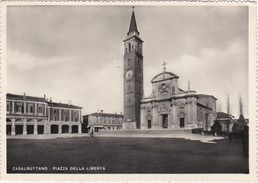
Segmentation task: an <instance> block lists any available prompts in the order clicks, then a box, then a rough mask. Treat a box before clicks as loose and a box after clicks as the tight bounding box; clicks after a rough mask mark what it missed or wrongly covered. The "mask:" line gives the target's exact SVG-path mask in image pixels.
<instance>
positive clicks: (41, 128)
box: [38, 125, 44, 134]
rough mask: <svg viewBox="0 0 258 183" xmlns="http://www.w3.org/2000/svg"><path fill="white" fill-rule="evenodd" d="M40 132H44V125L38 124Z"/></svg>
mask: <svg viewBox="0 0 258 183" xmlns="http://www.w3.org/2000/svg"><path fill="white" fill-rule="evenodd" d="M38 134H44V125H38Z"/></svg>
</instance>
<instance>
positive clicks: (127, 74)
mask: <svg viewBox="0 0 258 183" xmlns="http://www.w3.org/2000/svg"><path fill="white" fill-rule="evenodd" d="M132 77H133V71H132V70H129V71H127V73H126V75H125V78H126V79H127V80H130V79H132Z"/></svg>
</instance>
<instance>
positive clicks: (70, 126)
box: [68, 125, 72, 133]
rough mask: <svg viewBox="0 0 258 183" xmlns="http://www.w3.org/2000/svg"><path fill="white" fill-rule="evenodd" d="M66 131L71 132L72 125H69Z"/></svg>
mask: <svg viewBox="0 0 258 183" xmlns="http://www.w3.org/2000/svg"><path fill="white" fill-rule="evenodd" d="M68 133H72V125H69V131H68Z"/></svg>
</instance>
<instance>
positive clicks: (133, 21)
mask: <svg viewBox="0 0 258 183" xmlns="http://www.w3.org/2000/svg"><path fill="white" fill-rule="evenodd" d="M131 32H136V33H138V34H140V33H139V31H138V29H137V24H136V19H135V14H134V10H133V12H132V16H131V22H130V27H129V32H128V33H127V35H129V33H131Z"/></svg>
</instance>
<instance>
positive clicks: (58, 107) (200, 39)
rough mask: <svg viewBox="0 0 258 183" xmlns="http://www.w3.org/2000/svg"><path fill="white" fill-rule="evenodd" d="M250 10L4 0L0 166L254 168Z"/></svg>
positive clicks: (14, 170)
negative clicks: (1, 152) (1, 153)
mask: <svg viewBox="0 0 258 183" xmlns="http://www.w3.org/2000/svg"><path fill="white" fill-rule="evenodd" d="M251 11H253V9H252V8H250V4H248V3H247V4H243V3H239V4H235V5H230V4H223V5H218V4H215V3H213V4H199V5H198V6H197V5H193V4H187V3H186V4H184V5H182V4H181V5H177V4H168V5H164V4H158V3H156V4H155V3H154V4H146V3H142V4H141V3H139V2H138V3H135V4H133V3H132V2H131V3H127V4H125V3H120V4H119V5H116V4H114V3H113V4H108V3H106V4H105V3H104V4H101V5H97V4H85V5H65V4H62V5H61V4H60V5H58V4H51V3H49V4H47V5H46V4H44V5H29V4H27V5H15V4H11V5H7V6H6V10H5V13H6V63H5V65H6V73H5V76H6V77H5V78H6V87H5V88H6V89H5V91H6V92H5V94H4V95H5V101H2V102H4V105H5V108H4V109H5V113H6V116H5V118H6V122H5V123H2V125H3V126H4V127H3V128H2V129H5V130H4V132H3V133H4V135H5V141H6V147H5V148H6V156H5V157H6V166H5V167H4V169H5V173H6V174H7V175H9V176H11V175H20V174H23V175H24V174H28V175H36V174H66V175H67V174H80V175H93V174H115V175H119V174H129V175H135V174H141V175H145V174H171V175H177V174H180V175H181V176H184V175H185V174H198V175H210V174H212V175H215V174H216V175H220V174H221V175H223V174H228V175H232V177H231V178H232V179H233V178H234V175H239V176H241V175H243V176H248V175H253V172H252V170H253V164H252V162H253V161H251V159H250V157H252V158H254V156H253V154H254V153H253V152H254V151H255V146H250V144H251V141H250V140H253V141H252V143H255V139H254V138H251V136H250V134H251V133H253V134H254V132H255V121H254V119H255V114H254V113H253V111H254V110H253V109H254V108H253V106H254V105H251V100H250V98H251V96H250V95H252V94H253V92H252V91H250V88H252V87H250V86H251V85H255V82H253V80H252V79H255V78H251V77H252V76H253V75H252V76H251V77H250V75H251V74H250V72H253V71H252V69H250V68H251V65H250V64H251V62H250V61H251V60H252V59H253V58H252V56H253V55H252V54H250V53H251V51H252V49H251V48H252V46H253V45H251V42H250V37H251V35H250V33H253V32H252V30H253V29H250V27H251V26H250V22H251V21H250V17H252V16H251V15H250V14H251ZM253 23H255V22H253ZM250 45H251V46H250ZM254 45H255V44H254ZM3 121H4V120H3ZM251 152H252V153H251ZM250 153H251V154H252V155H251V154H250Z"/></svg>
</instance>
